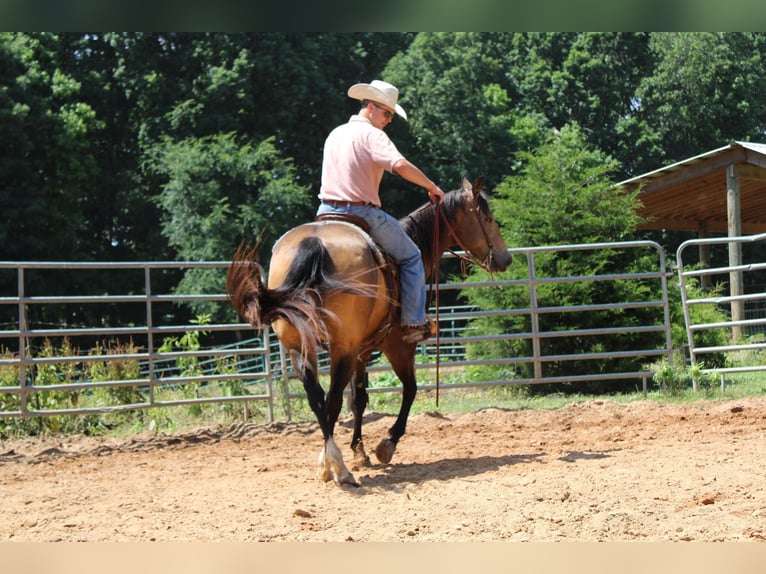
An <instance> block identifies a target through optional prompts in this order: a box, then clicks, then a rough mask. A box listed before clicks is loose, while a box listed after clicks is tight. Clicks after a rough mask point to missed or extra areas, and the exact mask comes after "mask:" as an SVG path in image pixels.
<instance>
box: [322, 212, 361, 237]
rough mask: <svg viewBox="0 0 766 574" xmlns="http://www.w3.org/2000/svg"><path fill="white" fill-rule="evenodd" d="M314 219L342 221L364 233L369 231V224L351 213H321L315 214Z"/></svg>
mask: <svg viewBox="0 0 766 574" xmlns="http://www.w3.org/2000/svg"><path fill="white" fill-rule="evenodd" d="M314 221H344V222H346V223H352V224H354V225H356V226H357V227H359V228H361V229H362V231H364V232H365V233H370V226H369V225H368V224H367V222H366V221H365V220H364V219H362V218H361V217H359V216H358V215H352V214H350V213H322V214H321V215H317V216H316V217H315V218H314Z"/></svg>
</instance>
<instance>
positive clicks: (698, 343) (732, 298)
mask: <svg viewBox="0 0 766 574" xmlns="http://www.w3.org/2000/svg"><path fill="white" fill-rule="evenodd" d="M730 245H737V246H739V248H742V247H745V246H748V247H751V248H752V249H750V252H749V253H748V255H747V257H746V259H747V260H748V261H749V262H748V263H745V264H740V265H717V266H715V267H707V268H702V267H700V266H699V265H694V264H686V263H685V262H684V261H685V258H686V260H687V261H688V260H689V259H691V258H690V257H687V251H688V250H689V249H691V248H693V247H696V248H700V247H702V246H705V247H707V248H708V249H710V248H713V249H715V248H719V249H722V250H726V251H728V249H729V246H730ZM715 259H717V260H724V259H725V256H723V257H721V256H719V257H717V258H715ZM676 261H677V264H678V280H679V285H680V289H681V301H682V304H683V311H684V320H685V324H686V337H687V344H688V349H689V359H690V361H691V364H692V366H697V367H700V371H701V372H704V373H716V374H719V375H720V377H721V387H722V388H723V387H724V386H725V375H726V373H744V372H751V371H764V370H766V365H764V354H763V353H764V351H766V336H765V335H764V333H765V332H766V317H764V316H763V313H762V312H761V313H759V312H758V311H759V310H762V309H763V307H764V305H766V291H764V289H763V285H764V284H765V283H766V234H759V235H749V236H741V237H719V238H706V239H691V240H688V241H685V242H683V243H682V244H681V245H680V246H679V247H678V250H677V255H676ZM732 273H737V274H739V275H740V276H741V277H742V281H741V282H740V283H741V284H742V285H743V292H742V293H740V294H733V295H732V294H731V291H729V294H726V295H724V294H718V293H719V292H720V290H721V289H723V286H724V285H727V284H728V281H729V278H730V277H731V274H732ZM703 278H708V279H709V280H710V281H709V283H710V284H711V285H716V284H717V285H718V286H719V291H718V292H714V293H710V292H705V291H704V290H703V289H701V288H699V285H700V284H702V280H703ZM716 280H718V281H716ZM695 287H696V289H695ZM732 305H742V306H743V307H744V310H745V314H744V315H743V316H744V317H745V318H744V319H734V318H733V315H732V313H731V307H732ZM704 307H708V308H709V309H715V310H716V311H718V313H717V316H718V315H721V314H722V315H724V317H725V318H724V320H711V319H710V317H709V315H705V314H704V313H697V314H695V313H694V309H702V308H704ZM748 307H749V308H750V311H749V312H748ZM748 316H750V317H751V318H747V317H748ZM715 331H722V332H724V333H725V334H726V343H721V342H718V343H710V342H708V343H706V342H705V340H704V337H705V335H706V334H709V333H711V332H715ZM716 355H718V357H716ZM745 355H747V357H745ZM721 356H723V357H724V360H723V361H721V359H720V357H721ZM732 357H737V360H736V361H731V360H729V359H731V358H732ZM706 359H707V360H706ZM712 362H718V363H721V362H722V363H723V364H720V365H716V366H711V363H712ZM733 363H736V364H737V366H731V364H733ZM748 363H749V364H748ZM693 384H694V389H695V390H696V389H697V381H696V380H694V381H693Z"/></svg>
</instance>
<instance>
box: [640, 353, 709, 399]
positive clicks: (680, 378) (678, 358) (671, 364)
mask: <svg viewBox="0 0 766 574" xmlns="http://www.w3.org/2000/svg"><path fill="white" fill-rule="evenodd" d="M650 368H651V370H653V371H654V376H653V377H652V380H653V381H654V382H655V383H656V384H657V385H658V387H659V390H660V392H661V393H663V394H664V395H667V396H669V397H679V396H681V395H682V394H683V393H684V391H686V390H688V389H691V388H693V387H694V386H695V385H696V388H697V389H698V390H702V391H704V392H705V394H706V395H708V396H710V395H712V393H713V392H714V391H715V382H716V375H715V373H710V372H704V370H705V369H706V368H707V367H706V365H705V364H704V363H696V364H694V365H691V366H687V365H686V364H684V358H683V354H682V353H674V354H673V358H672V360H671V361H668V360H667V359H663V360H662V361H660V362H659V363H656V364H654V365H651V366H650Z"/></svg>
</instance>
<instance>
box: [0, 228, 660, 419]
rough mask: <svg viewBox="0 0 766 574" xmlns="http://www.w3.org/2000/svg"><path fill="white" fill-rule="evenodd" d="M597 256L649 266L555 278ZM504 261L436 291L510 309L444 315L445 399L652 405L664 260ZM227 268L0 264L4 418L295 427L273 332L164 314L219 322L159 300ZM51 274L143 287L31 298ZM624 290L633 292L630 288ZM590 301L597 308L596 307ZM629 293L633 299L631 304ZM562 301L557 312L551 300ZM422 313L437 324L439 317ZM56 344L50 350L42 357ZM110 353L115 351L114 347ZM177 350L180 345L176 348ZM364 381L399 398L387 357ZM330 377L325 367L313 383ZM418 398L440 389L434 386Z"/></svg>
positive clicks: (642, 251) (590, 249) (428, 359)
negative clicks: (616, 396)
mask: <svg viewBox="0 0 766 574" xmlns="http://www.w3.org/2000/svg"><path fill="white" fill-rule="evenodd" d="M604 250H608V251H609V252H610V253H611V254H613V255H614V258H622V259H623V260H628V261H634V260H644V261H646V263H645V265H644V266H643V268H641V269H639V270H637V271H632V272H627V271H625V272H623V271H620V272H603V273H593V274H584V275H577V274H570V273H568V272H557V271H553V272H552V271H551V270H552V269H553V270H555V269H557V265H556V262H560V261H564V260H566V259H567V258H573V257H574V258H578V259H582V258H587V256H588V253H595V252H602V253H603V251H604ZM510 252H511V254H512V256H513V257H514V258H515V259H516V260H518V261H523V262H525V264H526V273H523V272H519V273H517V274H518V275H519V277H517V278H506V279H496V278H493V277H487V279H486V280H485V281H480V282H465V281H464V280H463V281H461V280H450V281H446V282H443V283H441V284H440V287H439V288H440V290H441V291H442V292H443V293H448V292H453V295H454V297H453V299H456V300H457V299H458V297H457V294H458V293H461V294H466V293H468V292H469V291H473V290H499V291H498V292H499V293H502V294H503V296H501V297H500V298H499V300H500V301H503V302H505V301H509V302H510V303H511V304H509V305H504V304H503V303H500V304H499V305H500V306H499V307H498V308H486V307H485V306H482V308H479V307H478V306H477V305H469V304H456V305H451V306H449V307H445V308H442V309H440V311H439V321H440V325H439V327H440V336H439V339H438V343H439V357H440V359H439V368H440V369H441V370H442V372H444V375H443V378H444V381H445V382H444V383H443V384H440V388H442V389H445V390H448V389H452V390H456V391H458V392H459V391H461V390H466V389H470V388H486V387H500V386H509V385H526V384H531V385H535V384H543V383H550V384H566V383H578V382H586V381H589V382H594V383H596V384H600V383H602V382H606V381H620V380H628V379H635V380H637V381H638V380H640V381H642V387H643V390H644V392H646V390H647V380H648V379H650V378H651V377H652V374H653V372H652V370H651V368H650V367H648V366H646V365H647V364H649V363H651V362H652V361H656V360H657V359H658V358H661V357H667V356H669V354H670V352H671V335H670V333H671V331H670V316H669V307H668V284H667V270H666V264H665V255H664V252H663V250H662V249H661V247H660V246H659V245H658V244H656V243H654V242H650V241H637V242H615V243H599V244H587V245H557V246H547V247H534V248H516V249H511V250H510ZM451 257H452V256H451V255H447V256H445V259H449V258H451ZM552 262H553V263H552ZM228 265H229V262H225V261H217V262H136V263H82V262H80V263H62V262H21V263H19V262H0V272H6V273H16V285H17V292H16V293H0V295H2V296H0V312H2V311H3V310H5V311H6V315H7V314H8V310H13V309H15V311H16V313H15V317H14V318H13V320H11V321H8V322H6V323H4V324H3V325H0V417H32V416H46V415H57V414H72V415H84V414H99V413H113V412H120V411H128V410H135V409H147V408H153V407H173V406H179V405H195V404H200V403H232V402H236V403H244V404H245V406H246V405H248V404H251V403H253V402H255V401H258V402H263V403H264V404H265V405H266V408H267V410H268V418H269V420H274V404H275V401H276V400H280V401H281V403H280V404H282V405H284V406H285V413H286V416H287V417H288V418H289V417H290V408H291V407H290V405H291V402H292V401H295V400H297V399H303V398H304V394H303V392H302V389H301V388H300V387H299V385H294V386H293V387H292V388H294V389H295V390H291V385H290V382H291V381H293V379H294V378H295V373H293V372H292V369H291V366H290V365H289V363H288V361H287V359H286V356H285V353H284V350H283V349H282V348H281V346H280V345H279V342H278V341H277V340H276V338H275V337H271V336H270V333H269V329H264V330H262V331H256V330H253V329H252V328H251V327H250V326H249V325H247V324H243V323H239V322H238V319H236V318H233V319H232V320H231V321H230V322H220V323H215V324H200V323H199V322H197V321H195V320H193V319H192V320H189V319H187V320H185V321H182V322H177V321H178V319H177V317H178V316H180V315H179V313H177V312H168V311H167V310H166V307H167V306H168V305H171V306H173V309H175V310H177V309H178V308H179V306H180V307H183V306H184V305H190V304H199V303H202V302H204V303H206V304H209V305H212V306H213V308H214V309H218V310H220V307H225V308H226V309H228V307H229V306H228V303H227V301H226V295H225V294H224V293H222V292H218V293H213V294H192V293H181V292H178V291H174V290H173V289H172V288H167V289H166V292H163V291H162V288H161V287H160V286H161V285H162V284H163V278H164V275H165V274H166V273H167V272H169V271H173V272H176V273H177V272H180V271H183V270H189V269H200V268H208V269H219V270H220V269H224V268H226V267H227V266H228ZM573 268H574V267H573ZM561 269H566V267H565V266H561ZM46 270H55V271H56V272H65V273H68V274H71V273H78V272H93V271H98V272H100V273H117V272H120V273H123V272H127V273H133V274H139V275H140V280H139V281H132V282H129V281H123V282H122V283H124V284H125V285H127V284H128V283H130V284H131V285H132V288H131V289H129V290H125V291H123V292H114V293H87V289H85V290H84V292H83V293H75V294H67V295H52V294H37V293H35V292H34V286H33V285H30V282H29V275H30V273H40V272H44V271H46ZM221 273H223V272H221ZM510 275H512V274H510ZM504 276H509V274H506V275H504ZM117 283H118V284H120V281H118V282H117ZM136 283H139V284H140V288H136V287H135V285H136ZM173 284H175V283H173ZM221 285H223V283H222V282H221ZM597 285H600V286H601V288H598V287H596V286H597ZM631 285H632V286H633V288H629V287H626V286H631ZM604 286H606V287H604ZM594 293H597V294H599V295H598V296H597V297H594V295H593V294H594ZM627 293H632V294H634V295H637V297H634V298H632V299H627V298H626V294H627ZM559 296H563V297H565V299H562V300H555V298H556V297H559ZM580 296H581V298H580V299H578V297H580ZM49 305H55V306H59V305H64V306H73V307H76V308H78V309H79V308H82V307H90V306H94V307H95V308H99V309H100V308H103V307H104V306H107V305H109V306H115V307H120V306H126V305H139V306H141V307H142V309H143V312H142V315H141V317H142V319H141V320H140V321H139V322H136V323H135V324H129V325H125V324H118V323H117V322H114V321H110V322H108V323H104V324H98V325H96V324H88V325H82V324H80V325H56V326H50V325H44V324H37V323H36V321H35V320H34V317H35V313H34V310H35V309H44V308H45V306H49ZM430 314H431V316H432V317H433V316H434V309H431V313H430ZM134 315H135V313H134ZM232 315H233V312H232ZM186 316H188V313H187V314H186ZM174 321H176V322H174ZM202 333H204V334H205V336H206V337H207V338H210V339H215V340H216V342H215V344H211V345H210V346H207V345H205V344H203V342H200V341H198V340H197V338H199V337H200V336H201V334H202ZM184 337H185V339H184ZM51 339H55V340H56V341H58V345H57V346H46V343H45V342H46V341H47V340H51ZM222 339H226V342H225V344H222V343H221V342H220V341H221V340H222ZM80 340H81V341H87V342H88V344H85V343H83V346H84V347H85V351H80V350H79V348H78V346H77V341H80ZM105 340H117V341H119V344H116V345H114V346H111V347H110V346H109V344H108V343H105V342H104V341H105ZM168 341H170V342H171V343H172V344H168ZM183 341H185V342H186V344H179V342H181V343H183ZM436 343H437V340H436V339H431V340H429V341H427V342H425V343H423V344H421V345H420V347H419V353H418V361H417V365H416V368H417V369H418V371H419V372H428V371H430V373H431V374H430V375H429V376H428V377H425V378H428V379H429V380H433V373H434V371H435V369H436V367H437V363H436ZM636 365H641V366H640V367H638V368H636ZM368 372H369V374H370V383H371V388H370V392H373V393H376V392H399V386H398V385H397V384H395V382H393V381H392V371H391V369H390V367H389V366H388V365H387V364H386V361H385V359H384V358H382V357H377V356H376V357H374V359H373V361H371V364H370V367H369V369H368ZM328 373H329V365H328V364H327V359H326V356H324V358H323V362H322V363H321V372H320V374H323V375H327V374H328ZM420 388H421V389H423V390H432V389H434V388H436V387H435V384H433V383H428V384H422V385H420ZM54 399H55V400H54Z"/></svg>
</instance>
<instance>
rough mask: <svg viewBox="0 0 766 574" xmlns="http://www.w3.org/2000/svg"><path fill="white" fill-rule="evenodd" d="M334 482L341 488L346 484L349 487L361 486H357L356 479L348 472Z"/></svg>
mask: <svg viewBox="0 0 766 574" xmlns="http://www.w3.org/2000/svg"><path fill="white" fill-rule="evenodd" d="M336 482H337V483H338V484H339V485H341V486H343V485H344V484H348V485H349V486H356V487H357V488H358V487H359V486H361V485H360V484H359V483H358V482H357V481H356V479H355V478H354V475H353V474H351V473H350V472H349V473H347V474H345V475H344V476H342V477H340V479H338V480H337V481H336Z"/></svg>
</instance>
